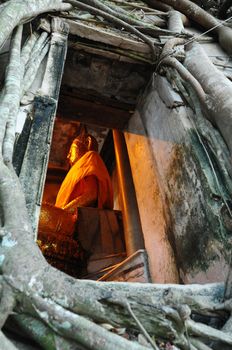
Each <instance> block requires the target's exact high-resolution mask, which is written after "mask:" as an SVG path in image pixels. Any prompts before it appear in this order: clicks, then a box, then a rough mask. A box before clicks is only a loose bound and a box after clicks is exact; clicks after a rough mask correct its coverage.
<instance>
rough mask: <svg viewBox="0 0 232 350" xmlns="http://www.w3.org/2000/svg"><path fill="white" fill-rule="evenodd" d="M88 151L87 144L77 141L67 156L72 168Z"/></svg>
mask: <svg viewBox="0 0 232 350" xmlns="http://www.w3.org/2000/svg"><path fill="white" fill-rule="evenodd" d="M87 151H88V149H87V147H86V146H85V144H83V143H82V142H80V141H79V142H78V140H77V139H75V140H74V141H73V143H72V144H71V147H70V150H69V153H68V155H67V158H68V160H69V164H70V166H71V167H72V166H73V165H74V164H75V163H76V162H77V161H78V160H79V159H80V158H81V157H82V156H83V155H84V154H85V153H86V152H87Z"/></svg>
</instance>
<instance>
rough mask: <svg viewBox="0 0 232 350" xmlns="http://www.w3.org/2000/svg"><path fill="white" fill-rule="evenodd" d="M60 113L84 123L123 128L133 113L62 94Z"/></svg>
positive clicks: (66, 117) (61, 115) (62, 115)
mask: <svg viewBox="0 0 232 350" xmlns="http://www.w3.org/2000/svg"><path fill="white" fill-rule="evenodd" d="M58 115H59V116H60V117H62V118H65V119H70V120H77V121H79V122H82V123H86V124H92V125H98V126H105V127H107V128H110V129H120V130H123V128H124V127H125V125H126V124H127V122H128V120H129V119H130V116H131V113H130V112H129V111H125V110H122V109H117V108H113V107H111V106H107V105H103V104H99V103H96V102H94V101H89V100H83V99H79V98H76V97H73V96H68V95H60V98H59V105H58Z"/></svg>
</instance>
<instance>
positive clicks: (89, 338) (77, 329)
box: [32, 296, 146, 350]
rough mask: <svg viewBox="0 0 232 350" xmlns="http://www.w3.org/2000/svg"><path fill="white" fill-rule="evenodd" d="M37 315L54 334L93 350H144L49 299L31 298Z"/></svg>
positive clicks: (140, 346)
mask: <svg viewBox="0 0 232 350" xmlns="http://www.w3.org/2000/svg"><path fill="white" fill-rule="evenodd" d="M32 303H33V305H34V308H35V311H36V313H37V315H38V316H39V317H40V318H41V319H42V320H43V321H44V322H45V323H46V324H47V325H48V326H49V327H51V328H52V329H53V330H54V331H55V332H58V333H59V334H60V335H62V336H64V337H68V338H70V339H73V340H75V341H77V342H78V343H80V344H81V345H83V346H85V347H87V348H88V349H93V350H112V349H115V350H127V349H128V348H130V349H131V350H145V349H146V348H145V347H143V346H142V345H139V344H136V343H132V342H129V341H128V340H126V339H124V338H122V337H120V336H118V335H116V334H114V333H110V332H108V331H107V330H105V329H104V328H103V327H101V326H98V325H96V324H95V323H93V322H91V321H89V320H87V319H86V318H84V317H82V316H78V315H77V314H73V313H71V312H70V311H67V310H65V309H63V308H62V307H61V306H59V305H57V304H55V303H54V302H53V301H51V300H49V299H42V298H39V297H38V296H34V297H32Z"/></svg>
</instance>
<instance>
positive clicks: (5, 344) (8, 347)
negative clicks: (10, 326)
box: [0, 331, 18, 350]
mask: <svg viewBox="0 0 232 350" xmlns="http://www.w3.org/2000/svg"><path fill="white" fill-rule="evenodd" d="M0 344H1V348H2V349H4V350H18V349H17V348H16V347H15V346H14V344H13V343H12V342H11V341H10V340H9V339H7V337H6V336H5V335H4V334H3V333H2V331H0Z"/></svg>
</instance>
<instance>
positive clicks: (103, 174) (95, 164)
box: [55, 151, 113, 209]
mask: <svg viewBox="0 0 232 350" xmlns="http://www.w3.org/2000/svg"><path fill="white" fill-rule="evenodd" d="M93 176H94V178H95V179H96V181H94V180H95V179H93ZM87 177H88V178H89V179H91V178H92V179H93V181H92V185H91V186H97V207H98V208H104V209H112V208H113V191H112V185H111V180H110V176H109V174H108V171H107V169H106V166H105V164H104V162H103V160H102V159H101V157H100V156H99V154H98V153H97V152H95V151H88V152H87V153H85V154H84V155H83V156H82V157H81V158H80V159H79V160H78V161H77V162H76V163H75V164H74V165H73V166H72V168H71V169H70V170H69V172H68V174H67V175H66V177H65V179H64V181H63V183H62V185H61V187H60V190H59V192H58V195H57V199H56V204H55V206H56V207H59V208H64V207H65V206H66V205H67V204H68V203H69V202H71V201H72V200H73V199H74V197H78V196H79V195H81V194H82V193H78V191H81V192H83V191H84V188H83V187H85V179H86V178H87ZM90 177H91V178H90ZM86 183H87V182H86ZM94 184H96V185H94Z"/></svg>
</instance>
